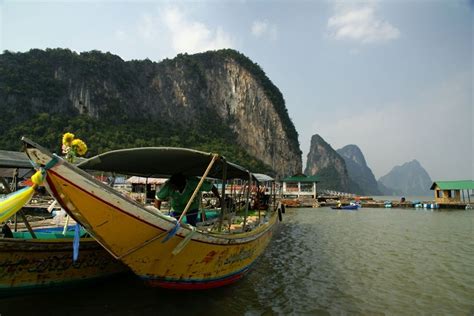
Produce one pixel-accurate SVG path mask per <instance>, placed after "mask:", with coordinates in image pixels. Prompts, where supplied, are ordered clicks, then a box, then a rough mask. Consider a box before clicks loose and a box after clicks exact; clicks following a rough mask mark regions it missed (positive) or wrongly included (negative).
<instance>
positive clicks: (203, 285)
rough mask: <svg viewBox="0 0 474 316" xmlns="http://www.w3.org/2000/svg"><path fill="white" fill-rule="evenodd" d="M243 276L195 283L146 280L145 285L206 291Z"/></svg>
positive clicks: (238, 275) (242, 274)
mask: <svg viewBox="0 0 474 316" xmlns="http://www.w3.org/2000/svg"><path fill="white" fill-rule="evenodd" d="M243 276H244V273H239V274H235V275H232V276H230V277H228V278H225V279H219V280H215V281H196V282H189V281H188V282H179V281H163V280H146V281H145V284H146V285H148V286H152V287H156V286H158V287H162V288H166V289H173V290H207V289H212V288H216V287H220V286H224V285H228V284H231V283H234V282H236V281H238V280H240V279H242V277H243Z"/></svg>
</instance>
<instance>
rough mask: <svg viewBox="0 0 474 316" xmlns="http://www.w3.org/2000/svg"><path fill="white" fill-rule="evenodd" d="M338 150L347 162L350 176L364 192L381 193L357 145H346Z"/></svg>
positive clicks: (367, 193) (370, 193) (368, 193)
mask: <svg viewBox="0 0 474 316" xmlns="http://www.w3.org/2000/svg"><path fill="white" fill-rule="evenodd" d="M336 151H337V153H338V154H339V155H340V156H341V157H342V158H343V159H344V161H345V162H346V167H347V172H348V174H349V177H350V178H351V179H352V181H354V182H355V183H357V184H358V185H359V187H360V188H361V190H362V194H365V195H381V193H380V191H379V188H378V184H377V180H376V179H375V176H374V174H373V173H372V170H370V168H369V167H368V166H367V162H366V161H365V157H364V155H363V154H362V151H361V150H360V148H359V147H358V146H357V145H346V146H344V147H342V148H340V149H338V150H336Z"/></svg>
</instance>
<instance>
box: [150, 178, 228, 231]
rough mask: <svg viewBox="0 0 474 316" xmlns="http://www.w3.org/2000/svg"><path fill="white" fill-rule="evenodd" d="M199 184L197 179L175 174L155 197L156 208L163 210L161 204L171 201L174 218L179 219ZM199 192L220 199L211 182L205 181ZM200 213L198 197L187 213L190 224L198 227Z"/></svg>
mask: <svg viewBox="0 0 474 316" xmlns="http://www.w3.org/2000/svg"><path fill="white" fill-rule="evenodd" d="M198 183H199V179H197V178H196V177H186V176H184V175H182V174H174V175H172V176H171V178H170V179H169V180H168V181H166V182H165V184H164V185H163V187H162V188H161V189H160V191H158V192H157V193H156V195H155V198H156V200H155V207H156V208H157V209H160V208H161V202H162V201H164V200H168V199H170V200H171V208H172V210H173V212H172V216H173V217H175V218H176V219H179V217H180V216H181V214H182V213H183V211H184V209H185V208H186V204H187V203H188V201H189V199H190V198H191V197H192V195H193V193H194V190H195V189H196V187H197V185H198ZM199 191H212V193H214V195H215V196H216V197H217V198H218V199H220V196H219V192H218V190H217V188H216V187H215V186H214V185H213V184H212V183H210V182H208V181H204V182H203V184H202V186H201V188H200V189H199ZM198 211H199V198H198V195H197V196H196V198H195V199H194V200H193V202H192V204H191V206H190V208H189V210H188V211H187V212H186V221H187V223H188V224H190V225H193V226H196V222H197V215H198Z"/></svg>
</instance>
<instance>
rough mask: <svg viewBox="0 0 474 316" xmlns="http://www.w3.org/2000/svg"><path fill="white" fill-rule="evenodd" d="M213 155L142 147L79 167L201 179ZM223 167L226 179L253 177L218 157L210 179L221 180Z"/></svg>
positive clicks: (127, 173)
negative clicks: (181, 175) (180, 175)
mask: <svg viewBox="0 0 474 316" xmlns="http://www.w3.org/2000/svg"><path fill="white" fill-rule="evenodd" d="M214 155H215V154H213V153H206V152H202V151H198V150H193V149H187V148H177V147H142V148H130V149H119V150H113V151H109V152H106V153H103V154H100V155H97V156H94V157H92V158H90V159H87V160H85V161H83V162H81V163H79V164H78V165H77V166H78V167H79V168H81V169H85V170H95V171H104V172H114V173H118V174H124V175H131V176H139V177H148V178H165V177H170V176H171V175H173V174H177V173H181V174H183V175H185V176H202V175H203V174H204V172H205V170H206V169H207V167H208V166H209V163H210V162H211V160H212V158H213V156H214ZM224 165H225V166H227V168H226V169H227V170H226V178H227V179H243V180H248V179H249V177H250V176H251V173H250V172H249V171H248V170H246V169H245V168H243V167H240V166H238V165H236V164H234V163H231V162H228V161H226V160H225V158H224V157H222V156H218V158H217V161H216V162H215V163H214V165H213V167H212V169H211V170H210V172H209V174H208V177H209V178H215V179H221V178H222V177H223V169H224V168H223V167H224ZM252 177H253V175H252ZM253 179H255V178H254V177H253Z"/></svg>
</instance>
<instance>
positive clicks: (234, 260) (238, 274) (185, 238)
mask: <svg viewBox="0 0 474 316" xmlns="http://www.w3.org/2000/svg"><path fill="white" fill-rule="evenodd" d="M23 141H24V143H25V144H26V153H27V154H28V156H29V157H30V159H31V160H33V161H34V162H35V163H36V164H38V165H39V166H42V168H43V171H44V172H45V174H46V183H45V186H46V187H47V189H48V190H49V191H50V192H51V194H52V195H53V196H54V197H55V199H57V201H58V202H59V204H60V205H61V206H62V207H63V208H64V209H65V210H66V212H67V213H68V214H70V215H71V216H72V217H73V218H74V219H75V220H76V221H78V222H79V223H81V224H82V225H83V226H84V227H85V228H86V229H87V231H88V232H90V233H91V235H92V236H93V237H94V238H95V239H96V240H97V241H98V242H99V243H100V244H101V245H102V246H103V247H104V248H106V249H107V250H108V252H109V253H111V254H112V255H113V256H114V257H115V258H117V259H119V260H121V261H122V262H123V263H125V264H126V265H127V266H129V267H130V268H131V269H132V271H133V272H134V273H135V274H136V275H138V276H139V277H140V278H142V279H143V280H144V281H145V282H146V283H147V284H148V285H151V286H161V287H165V288H174V289H207V288H214V287H219V286H223V285H226V284H230V283H233V282H235V281H237V280H239V279H240V278H242V276H243V275H244V274H245V273H246V272H247V271H248V270H249V268H250V267H251V266H252V264H254V262H255V260H256V259H257V258H258V257H259V256H260V254H262V252H263V251H264V249H265V248H266V246H267V245H268V243H269V242H270V239H271V237H272V235H273V232H274V228H275V227H276V224H277V222H278V212H277V211H276V210H275V209H271V210H268V211H266V212H265V215H264V216H262V217H261V219H260V220H259V221H258V222H256V223H255V224H254V225H248V224H247V225H246V223H247V218H246V217H244V219H243V222H242V224H241V227H240V228H239V229H234V230H231V229H230V226H231V225H229V229H226V228H224V226H223V225H222V223H223V220H224V218H225V215H226V206H225V205H226V203H224V201H223V200H222V201H221V205H222V206H223V207H222V210H221V215H220V221H219V223H220V224H219V226H218V229H217V230H209V229H204V228H202V227H194V226H190V225H188V224H185V223H184V222H182V216H181V218H179V219H178V220H177V219H175V218H173V217H170V216H167V215H165V214H162V213H161V212H158V211H157V210H153V209H150V208H146V207H144V206H143V205H141V204H139V203H137V202H136V201H133V200H131V199H128V198H127V197H125V196H123V195H122V194H120V193H118V192H117V191H115V190H114V189H112V188H110V187H108V186H106V185H104V184H103V183H101V182H100V181H97V180H95V179H94V178H93V177H92V176H91V175H90V174H89V173H87V172H86V171H84V170H100V171H106V172H114V173H118V174H124V175H135V176H145V177H169V176H171V175H173V174H176V173H182V174H183V175H185V176H193V177H201V182H200V183H202V181H204V179H205V178H207V177H210V178H213V179H222V181H223V183H224V185H223V186H222V187H223V188H225V181H226V180H227V179H235V178H239V179H242V180H245V181H248V182H251V181H252V180H253V177H252V174H251V173H250V172H249V171H248V170H245V169H244V168H242V167H240V166H238V165H235V164H233V163H230V162H227V161H226V160H225V158H224V157H222V156H220V155H217V154H212V153H204V152H200V151H195V150H190V149H183V148H166V147H165V148H163V147H158V148H137V149H126V150H117V151H112V152H108V153H104V154H101V155H99V156H96V157H93V158H90V159H88V160H86V161H85V162H83V163H81V164H80V165H79V166H74V165H72V164H70V163H68V162H67V161H65V160H63V159H62V158H60V157H58V156H56V155H53V154H51V153H49V152H48V151H47V150H45V149H44V148H42V147H41V146H39V145H37V144H35V143H34V142H32V141H31V140H28V139H25V138H23ZM79 167H80V168H79ZM83 169H84V170H83ZM198 189H199V186H198V188H197V189H196V190H198ZM196 192H197V191H195V193H194V194H196ZM223 193H224V194H222V196H221V198H222V199H224V197H225V192H223ZM193 197H194V195H193ZM193 197H192V198H191V200H192V199H193ZM188 204H190V202H189V203H188ZM247 204H248V203H247ZM185 212H186V210H185V211H184V213H185Z"/></svg>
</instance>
